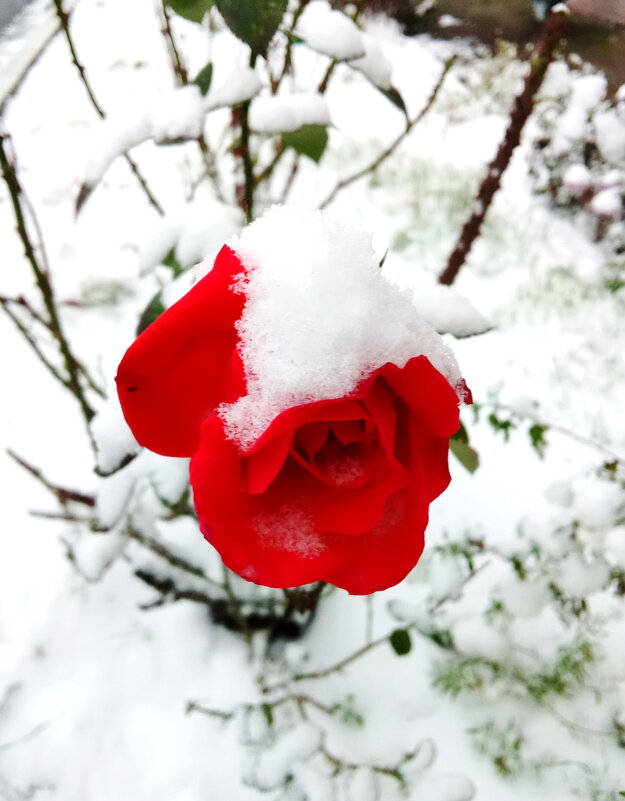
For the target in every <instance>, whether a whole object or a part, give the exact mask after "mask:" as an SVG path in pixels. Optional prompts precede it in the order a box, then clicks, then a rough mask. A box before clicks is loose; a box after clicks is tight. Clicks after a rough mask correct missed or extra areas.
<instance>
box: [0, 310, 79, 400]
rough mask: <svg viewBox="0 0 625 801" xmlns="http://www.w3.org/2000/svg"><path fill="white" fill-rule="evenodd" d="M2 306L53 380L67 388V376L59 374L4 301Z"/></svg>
mask: <svg viewBox="0 0 625 801" xmlns="http://www.w3.org/2000/svg"><path fill="white" fill-rule="evenodd" d="M0 306H2V308H3V309H4V311H5V312H6V315H7V317H8V318H9V319H10V320H11V321H12V322H13V323H14V325H15V327H16V328H17V330H18V331H19V332H20V334H21V335H22V336H23V337H24V339H25V340H26V342H27V343H28V345H30V347H31V348H32V350H33V352H34V353H35V355H36V356H37V358H38V359H39V360H40V361H41V363H42V364H43V365H44V367H45V368H46V369H47V370H48V371H49V372H50V375H52V376H53V378H55V379H56V380H57V381H58V382H59V383H61V384H62V385H63V386H64V387H67V379H66V378H65V376H64V375H62V374H61V373H60V372H59V370H58V369H57V368H56V367H55V366H54V365H53V364H52V362H51V361H50V360H49V359H48V357H47V356H46V355H45V354H44V352H43V351H42V350H41V348H40V347H39V343H38V342H37V340H36V339H35V338H34V337H33V335H32V334H31V333H30V331H29V330H28V328H26V326H25V325H24V324H23V323H22V321H21V320H20V319H19V318H18V317H17V315H16V314H14V313H13V312H12V311H11V308H10V306H9V305H8V304H7V303H5V302H4V301H3V300H0Z"/></svg>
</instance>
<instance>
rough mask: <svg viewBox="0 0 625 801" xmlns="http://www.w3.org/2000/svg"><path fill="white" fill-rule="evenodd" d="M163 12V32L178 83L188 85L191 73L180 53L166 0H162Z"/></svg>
mask: <svg viewBox="0 0 625 801" xmlns="http://www.w3.org/2000/svg"><path fill="white" fill-rule="evenodd" d="M161 12H162V19H163V27H162V28H161V33H162V34H163V36H164V37H165V41H166V42H167V49H168V50H169V56H170V60H171V63H172V67H173V70H174V75H175V76H176V83H177V84H178V86H186V85H187V84H188V83H189V73H188V72H187V67H186V65H185V63H184V61H183V60H182V56H181V55H180V51H179V50H178V45H177V44H176V40H175V38H174V32H173V30H172V27H171V20H170V18H169V10H168V9H167V4H166V3H165V0H162V2H161Z"/></svg>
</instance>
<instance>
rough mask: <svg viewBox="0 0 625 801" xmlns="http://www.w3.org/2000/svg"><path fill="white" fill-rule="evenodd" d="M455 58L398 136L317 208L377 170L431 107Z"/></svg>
mask: <svg viewBox="0 0 625 801" xmlns="http://www.w3.org/2000/svg"><path fill="white" fill-rule="evenodd" d="M455 60H456V57H455V56H452V57H451V58H449V59H447V61H446V62H445V65H444V67H443V70H442V72H441V74H440V77H439V79H438V81H437V82H436V84H435V86H434V88H433V89H432V91H431V93H430V96H429V97H428V99H427V101H426V103H425V105H424V106H423V108H422V109H421V111H420V112H419V113H418V114H417V116H416V117H414V118H413V119H412V120H409V121H408V122H407V123H406V127H405V128H404V130H403V131H402V132H401V133H400V134H399V136H397V137H396V138H395V139H394V140H393V141H392V142H391V144H390V145H389V146H388V147H387V148H386V149H385V150H383V151H382V152H381V153H380V154H379V155H378V156H377V157H376V158H375V159H374V160H373V161H372V162H371V163H370V164H367V166H366V167H363V168H362V169H360V170H357V171H356V172H355V173H352V175H349V176H348V177H347V178H343V179H342V180H341V181H339V182H338V183H337V185H336V186H335V187H334V189H333V190H332V191H331V192H330V194H329V195H328V196H327V197H326V199H325V200H324V201H323V202H322V203H320V204H319V208H320V209H325V208H326V206H328V205H329V204H330V203H331V202H332V201H333V200H334V198H335V197H336V196H337V195H338V193H339V192H340V191H341V190H343V189H345V187H346V186H349V185H350V184H353V183H354V181H357V180H358V179H359V178H364V176H365V175H367V174H368V173H370V172H373V171H374V170H377V168H378V167H379V166H380V165H381V164H382V162H384V161H386V159H387V158H388V157H389V156H391V155H392V154H393V153H394V152H395V150H396V149H397V148H398V146H399V145H400V144H401V143H402V142H403V141H404V139H405V138H406V137H407V136H408V134H409V133H410V131H412V129H413V128H414V126H415V125H416V124H417V123H418V122H420V121H421V120H422V119H423V118H424V117H425V115H426V114H427V113H428V111H429V110H430V109H431V108H432V105H433V103H434V101H435V100H436V98H437V97H438V93H439V91H440V89H441V87H442V85H443V82H444V81H445V78H446V76H447V73H448V72H449V70H450V69H451V68H452V66H453V64H454V62H455Z"/></svg>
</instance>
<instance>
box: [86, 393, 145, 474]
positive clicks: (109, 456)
mask: <svg viewBox="0 0 625 801" xmlns="http://www.w3.org/2000/svg"><path fill="white" fill-rule="evenodd" d="M91 433H92V434H93V438H94V440H95V443H96V447H97V457H98V467H99V469H100V470H101V471H102V472H103V473H110V472H111V471H112V470H114V469H115V468H117V467H118V466H119V465H120V464H121V462H122V461H123V460H124V458H125V457H127V456H132V455H134V454H136V453H138V452H139V450H140V448H139V444H138V442H137V440H136V439H135V438H134V436H133V434H132V431H131V430H130V429H129V428H128V425H127V424H126V421H125V420H124V417H123V415H122V413H121V409H120V406H119V403H118V402H117V399H116V398H111V399H109V400H108V401H106V402H105V403H104V404H103V405H102V407H101V408H100V409H99V411H98V413H97V414H96V416H95V417H94V419H93V420H92V421H91Z"/></svg>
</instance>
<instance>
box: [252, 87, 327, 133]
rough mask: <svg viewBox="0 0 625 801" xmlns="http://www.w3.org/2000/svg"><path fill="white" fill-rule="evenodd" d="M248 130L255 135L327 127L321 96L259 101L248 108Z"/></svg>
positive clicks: (263, 99)
mask: <svg viewBox="0 0 625 801" xmlns="http://www.w3.org/2000/svg"><path fill="white" fill-rule="evenodd" d="M249 120H250V127H251V128H252V130H253V131H257V132H258V133H282V132H286V131H296V130H297V129H298V128H301V127H302V126H304V125H329V124H330V112H329V110H328V104H327V101H326V99H325V97H324V96H323V95H320V94H318V93H316V92H302V93H298V94H290V95H287V96H285V97H258V98H256V99H255V100H253V101H252V105H251V106H250V117H249Z"/></svg>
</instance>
